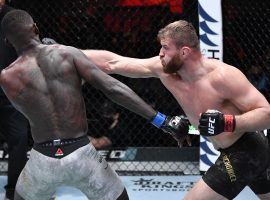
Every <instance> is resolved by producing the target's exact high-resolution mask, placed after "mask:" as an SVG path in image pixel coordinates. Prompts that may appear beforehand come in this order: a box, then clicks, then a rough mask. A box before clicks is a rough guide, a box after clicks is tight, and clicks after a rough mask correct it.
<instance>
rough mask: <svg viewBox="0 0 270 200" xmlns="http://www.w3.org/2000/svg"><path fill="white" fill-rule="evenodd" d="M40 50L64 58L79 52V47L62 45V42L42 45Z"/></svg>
mask: <svg viewBox="0 0 270 200" xmlns="http://www.w3.org/2000/svg"><path fill="white" fill-rule="evenodd" d="M42 51H43V53H45V54H47V55H48V54H52V55H57V56H60V57H64V58H67V57H68V56H73V55H74V54H78V53H80V51H79V49H77V48H75V47H72V46H67V45H62V44H52V45H43V46H42Z"/></svg>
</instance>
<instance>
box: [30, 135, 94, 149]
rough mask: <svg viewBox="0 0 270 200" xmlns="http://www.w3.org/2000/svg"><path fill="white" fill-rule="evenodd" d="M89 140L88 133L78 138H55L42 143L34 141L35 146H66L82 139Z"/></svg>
mask: <svg viewBox="0 0 270 200" xmlns="http://www.w3.org/2000/svg"><path fill="white" fill-rule="evenodd" d="M85 139H87V140H89V139H88V137H87V135H84V136H81V137H78V138H70V139H55V140H50V141H46V142H42V143H34V147H59V146H66V145H70V144H73V143H76V142H78V141H81V140H85Z"/></svg>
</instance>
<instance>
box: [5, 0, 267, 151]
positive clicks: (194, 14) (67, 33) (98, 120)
mask: <svg viewBox="0 0 270 200" xmlns="http://www.w3.org/2000/svg"><path fill="white" fill-rule="evenodd" d="M222 2H223V3H222V12H223V30H224V35H223V40H224V61H225V62H227V63H228V64H232V65H234V66H236V67H238V68H239V69H241V70H242V71H243V72H244V73H245V75H247V77H248V79H249V80H250V81H251V82H252V83H253V84H254V85H255V86H256V87H257V88H258V89H259V90H260V91H261V92H262V93H263V94H264V95H265V96H266V97H267V98H268V100H269V97H270V96H269V93H270V92H269V89H270V86H269V82H270V81H269V77H270V76H269V73H270V70H269V68H270V66H269V64H270V49H269V42H270V40H269V37H270V33H269V32H270V29H269V27H270V21H269V17H268V16H267V13H269V9H270V5H269V4H270V3H269V1H266V0H265V1H244V2H243V1H238V0H226V1H222ZM7 3H8V4H9V5H11V6H13V7H15V8H20V9H24V10H27V11H28V12H30V13H31V14H32V16H33V17H34V19H35V21H36V23H37V24H38V26H39V28H40V31H41V38H43V37H50V38H53V39H55V40H56V41H57V42H58V43H61V44H65V45H72V46H75V47H77V48H81V49H106V50H110V51H113V52H116V53H118V54H121V55H125V56H130V57H138V58H146V57H151V56H155V55H158V52H159V48H160V46H159V43H158V42H157V40H156V35H157V33H158V30H159V29H160V28H162V27H164V26H165V25H167V24H168V23H170V22H173V21H175V20H178V19H185V20H187V21H190V22H191V23H192V24H193V25H194V26H195V27H196V28H197V30H198V23H199V22H198V9H197V8H198V2H197V0H148V1H143V0H109V1H108V0H55V1H47V0H12V1H10V2H8V1H7ZM198 31H199V30H198ZM114 77H116V78H117V79H119V80H121V81H123V82H124V83H126V84H127V85H128V86H130V87H131V88H132V89H133V90H134V91H135V92H137V93H138V94H139V95H140V96H141V97H142V98H143V99H144V100H145V101H146V102H148V103H150V104H151V105H152V106H153V107H154V108H155V109H157V110H159V111H160V112H162V113H164V114H168V115H179V114H183V111H182V109H181V107H180V106H179V105H178V103H177V102H176V100H175V99H174V98H173V97H172V95H171V94H170V93H169V92H168V91H167V90H166V89H165V88H164V86H163V85H162V84H161V83H160V81H159V80H157V79H154V78H150V79H130V78H125V77H122V76H117V75H114ZM228 81H233V80H230V79H229V77H228ZM83 93H84V97H85V102H86V108H87V117H88V122H89V135H90V136H91V137H93V138H94V139H93V142H95V141H97V142H98V144H97V145H99V144H100V146H98V148H107V147H111V146H113V147H127V146H137V147H138V146H139V147H163V146H164V147H168V146H169V147H170V146H177V143H176V142H175V141H174V140H173V139H172V137H171V136H169V135H167V134H165V133H163V132H162V131H161V130H158V129H156V128H155V127H153V126H152V125H151V124H149V123H148V122H147V121H146V120H145V119H143V118H141V117H139V116H137V115H135V114H133V113H131V112H129V111H127V110H125V109H123V108H121V107H119V106H117V105H115V104H113V103H112V102H110V101H109V100H107V99H106V98H105V97H104V95H103V94H101V93H100V92H99V91H96V90H95V89H94V88H92V87H91V86H90V85H88V84H85V85H84V87H83ZM191 139H192V146H198V145H199V137H198V136H192V137H191ZM102 142H103V143H102ZM186 145H187V144H186Z"/></svg>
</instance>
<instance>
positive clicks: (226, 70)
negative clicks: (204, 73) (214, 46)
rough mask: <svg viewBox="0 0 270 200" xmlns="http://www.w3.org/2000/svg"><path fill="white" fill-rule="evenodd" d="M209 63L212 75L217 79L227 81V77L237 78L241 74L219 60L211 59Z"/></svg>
mask: <svg viewBox="0 0 270 200" xmlns="http://www.w3.org/2000/svg"><path fill="white" fill-rule="evenodd" d="M210 63H211V65H212V68H213V75H214V77H215V78H217V79H222V80H228V78H229V77H231V78H233V77H239V76H242V75H243V73H242V72H241V71H240V70H239V69H238V68H236V67H235V66H232V65H229V64H227V63H224V62H222V61H220V60H216V59H211V60H210Z"/></svg>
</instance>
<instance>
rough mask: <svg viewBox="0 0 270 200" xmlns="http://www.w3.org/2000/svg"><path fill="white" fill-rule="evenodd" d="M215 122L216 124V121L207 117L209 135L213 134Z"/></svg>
mask: <svg viewBox="0 0 270 200" xmlns="http://www.w3.org/2000/svg"><path fill="white" fill-rule="evenodd" d="M215 122H216V119H211V117H209V122H208V133H209V134H215Z"/></svg>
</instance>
